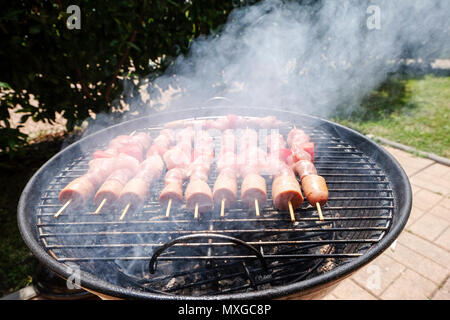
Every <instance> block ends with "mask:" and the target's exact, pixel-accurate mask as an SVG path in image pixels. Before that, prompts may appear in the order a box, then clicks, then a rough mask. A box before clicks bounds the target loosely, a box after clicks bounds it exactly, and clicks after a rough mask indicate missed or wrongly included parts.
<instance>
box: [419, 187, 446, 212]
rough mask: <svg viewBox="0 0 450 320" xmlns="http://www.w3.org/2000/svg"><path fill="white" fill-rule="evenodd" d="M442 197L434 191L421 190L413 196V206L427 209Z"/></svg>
mask: <svg viewBox="0 0 450 320" xmlns="http://www.w3.org/2000/svg"><path fill="white" fill-rule="evenodd" d="M443 199H444V197H443V196H442V195H440V194H438V193H436V192H431V191H429V190H421V191H419V192H417V193H416V194H415V195H414V196H413V207H416V208H419V209H422V210H428V209H431V208H432V207H434V206H435V205H437V204H438V203H439V202H440V201H442V200H443Z"/></svg>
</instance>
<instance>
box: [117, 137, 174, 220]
mask: <svg viewBox="0 0 450 320" xmlns="http://www.w3.org/2000/svg"><path fill="white" fill-rule="evenodd" d="M172 142H173V132H172V131H171V130H162V131H161V132H160V134H159V136H158V137H157V138H156V139H155V140H154V142H153V144H152V146H151V147H150V148H149V150H148V151H147V155H146V159H145V160H144V161H143V162H142V163H141V164H140V166H139V169H138V172H137V174H136V175H135V176H134V177H133V178H132V179H131V180H129V181H128V183H127V184H126V185H125V186H124V187H123V189H122V190H121V192H120V195H119V203H121V204H124V205H125V204H126V205H125V208H124V209H123V211H122V214H121V216H120V218H119V220H122V219H123V218H124V217H125V215H126V214H127V212H128V210H129V209H135V208H138V207H140V206H141V205H142V204H143V203H144V201H145V198H146V197H147V195H148V192H149V190H150V186H151V184H152V182H153V180H154V179H156V178H158V177H160V176H161V173H162V171H163V169H164V162H163V159H162V155H163V153H165V151H164V150H167V148H168V147H169V146H170V145H171V144H172Z"/></svg>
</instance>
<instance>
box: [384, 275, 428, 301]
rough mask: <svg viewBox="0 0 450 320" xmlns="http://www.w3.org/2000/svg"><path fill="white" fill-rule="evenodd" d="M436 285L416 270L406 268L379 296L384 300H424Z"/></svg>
mask: <svg viewBox="0 0 450 320" xmlns="http://www.w3.org/2000/svg"><path fill="white" fill-rule="evenodd" d="M436 288H437V285H436V284H435V283H433V282H432V281H430V280H428V279H426V278H424V277H423V276H421V275H420V274H418V273H417V272H414V271H412V270H410V269H406V270H405V271H404V272H403V273H402V274H401V275H400V276H399V277H398V278H397V280H395V281H394V283H392V284H391V285H390V286H389V287H388V288H387V289H386V291H384V292H383V293H382V294H381V296H380V298H381V299H384V300H394V299H397V300H425V299H429V298H430V297H431V295H432V293H433V292H434V291H435V290H436Z"/></svg>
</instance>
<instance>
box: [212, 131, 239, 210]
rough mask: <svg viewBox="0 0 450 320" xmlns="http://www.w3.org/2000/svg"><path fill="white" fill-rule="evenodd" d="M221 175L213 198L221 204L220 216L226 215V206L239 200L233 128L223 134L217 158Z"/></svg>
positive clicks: (214, 189)
mask: <svg viewBox="0 0 450 320" xmlns="http://www.w3.org/2000/svg"><path fill="white" fill-rule="evenodd" d="M217 169H218V170H219V172H220V173H219V176H218V177H217V179H216V182H215V183H214V188H213V199H214V203H215V204H216V205H219V204H220V216H221V217H224V216H225V208H229V207H231V206H232V205H233V204H234V203H235V202H236V200H237V190H238V186H237V181H236V174H237V168H236V137H235V135H234V134H233V131H232V130H231V129H228V130H225V131H224V132H223V134H222V143H221V151H220V155H219V157H218V159H217Z"/></svg>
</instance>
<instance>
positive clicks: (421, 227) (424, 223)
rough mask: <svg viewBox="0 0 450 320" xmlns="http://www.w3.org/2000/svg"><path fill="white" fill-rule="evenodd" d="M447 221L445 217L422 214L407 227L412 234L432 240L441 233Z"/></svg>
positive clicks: (445, 227)
mask: <svg viewBox="0 0 450 320" xmlns="http://www.w3.org/2000/svg"><path fill="white" fill-rule="evenodd" d="M448 225H449V222H448V221H447V220H445V219H442V218H439V217H436V216H433V215H431V214H424V215H423V216H422V217H420V218H419V219H417V221H415V222H414V223H413V224H412V225H411V226H410V227H409V228H408V230H411V231H412V232H413V233H414V234H417V235H419V236H421V237H422V238H425V239H427V240H430V241H433V240H435V239H437V238H438V237H439V236H440V235H441V233H442V232H443V231H444V230H445V229H447V227H448Z"/></svg>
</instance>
